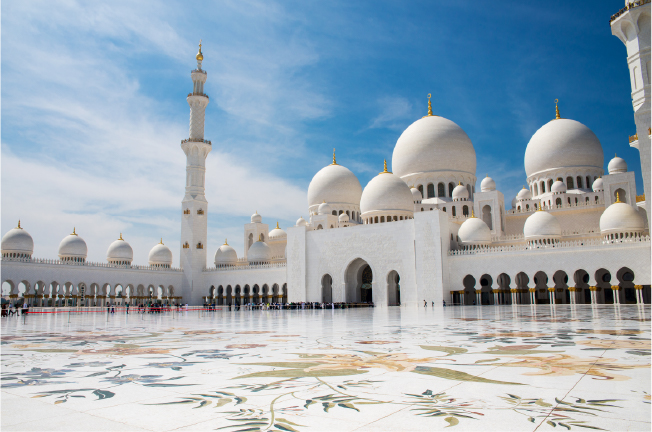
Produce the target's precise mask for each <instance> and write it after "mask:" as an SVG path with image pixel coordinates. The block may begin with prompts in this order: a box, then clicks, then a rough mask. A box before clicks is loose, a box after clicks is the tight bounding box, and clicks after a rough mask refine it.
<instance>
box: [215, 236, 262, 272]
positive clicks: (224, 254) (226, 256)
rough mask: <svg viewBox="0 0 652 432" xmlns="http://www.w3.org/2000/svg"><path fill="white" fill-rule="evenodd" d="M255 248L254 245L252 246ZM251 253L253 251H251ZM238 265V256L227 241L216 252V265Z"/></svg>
mask: <svg viewBox="0 0 652 432" xmlns="http://www.w3.org/2000/svg"><path fill="white" fill-rule="evenodd" d="M252 246H253V245H252ZM249 251H251V249H249ZM237 263H238V254H237V253H236V251H235V249H233V248H232V247H231V246H229V245H228V243H227V242H226V240H224V244H223V245H222V246H220V247H219V248H218V249H217V251H215V265H216V266H223V265H235V264H237Z"/></svg>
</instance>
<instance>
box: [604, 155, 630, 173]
mask: <svg viewBox="0 0 652 432" xmlns="http://www.w3.org/2000/svg"><path fill="white" fill-rule="evenodd" d="M607 170H608V171H609V174H619V173H626V172H627V162H625V159H623V158H620V157H618V156H616V157H614V158H613V159H611V160H610V161H609V165H608V166H607Z"/></svg>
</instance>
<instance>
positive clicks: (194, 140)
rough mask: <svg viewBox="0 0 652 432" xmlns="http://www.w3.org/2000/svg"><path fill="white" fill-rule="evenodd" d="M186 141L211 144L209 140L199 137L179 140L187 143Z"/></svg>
mask: <svg viewBox="0 0 652 432" xmlns="http://www.w3.org/2000/svg"><path fill="white" fill-rule="evenodd" d="M187 142H200V143H204V144H208V145H212V144H211V142H210V141H209V140H207V139H199V138H186V139H183V140H181V144H183V143H187Z"/></svg>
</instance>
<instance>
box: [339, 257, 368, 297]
mask: <svg viewBox="0 0 652 432" xmlns="http://www.w3.org/2000/svg"><path fill="white" fill-rule="evenodd" d="M344 280H345V284H346V301H347V302H348V303H364V302H371V301H373V289H372V287H373V272H372V270H371V267H370V266H369V264H368V263H367V262H366V261H365V260H363V259H362V258H356V259H354V260H353V261H351V264H349V266H348V267H347V269H346V273H345V276H344Z"/></svg>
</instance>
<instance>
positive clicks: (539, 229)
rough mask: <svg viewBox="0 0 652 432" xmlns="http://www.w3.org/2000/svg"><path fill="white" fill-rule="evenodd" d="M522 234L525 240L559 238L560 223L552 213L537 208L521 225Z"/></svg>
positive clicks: (556, 239)
mask: <svg viewBox="0 0 652 432" xmlns="http://www.w3.org/2000/svg"><path fill="white" fill-rule="evenodd" d="M523 234H524V236H525V240H528V241H536V240H555V241H558V240H559V239H561V225H560V224H559V221H558V220H557V218H556V217H555V216H553V215H552V214H550V213H548V212H546V211H543V210H538V211H535V212H534V213H532V215H531V216H529V217H528V218H527V219H526V220H525V225H524V226H523Z"/></svg>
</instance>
